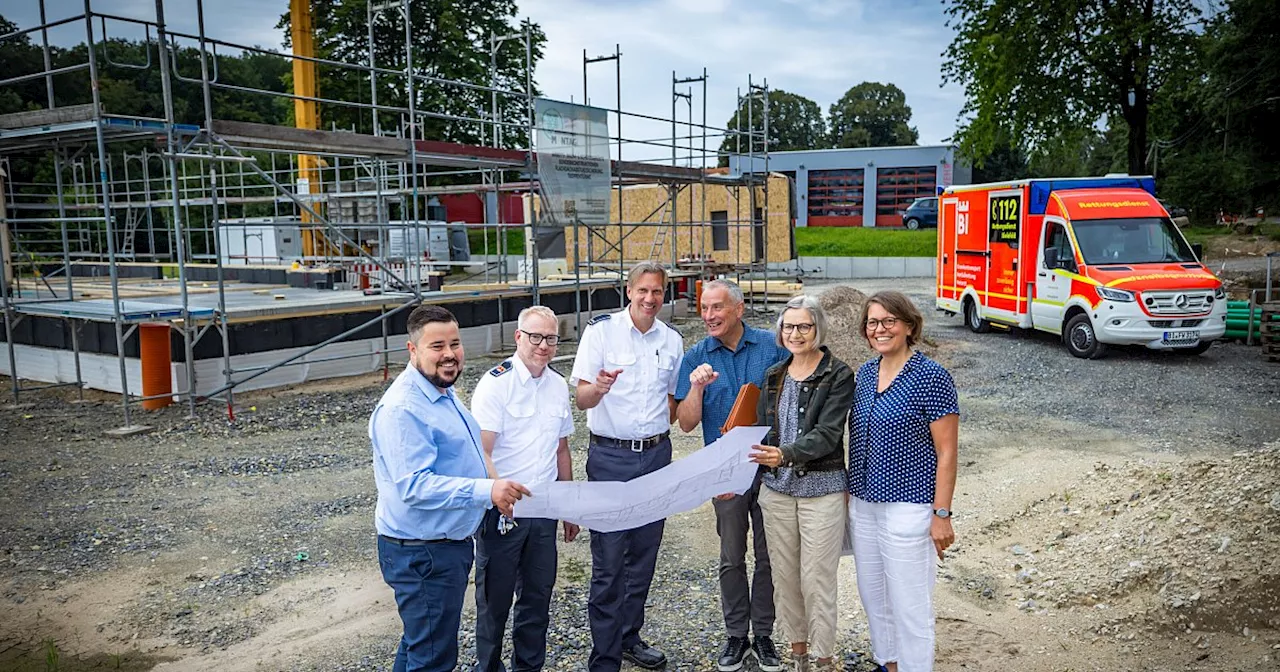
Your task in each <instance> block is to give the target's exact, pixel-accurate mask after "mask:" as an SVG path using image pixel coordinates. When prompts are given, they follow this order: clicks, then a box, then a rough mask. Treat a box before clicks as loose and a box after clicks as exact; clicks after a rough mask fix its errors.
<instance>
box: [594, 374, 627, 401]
mask: <svg viewBox="0 0 1280 672" xmlns="http://www.w3.org/2000/svg"><path fill="white" fill-rule="evenodd" d="M620 373H622V369H614V370H613V371H605V370H604V369H600V373H597V374H596V387H597V388H599V389H600V394H602V395H604V394H608V393H609V389H610V388H612V387H613V384H614V383H615V382H617V380H618V374H620Z"/></svg>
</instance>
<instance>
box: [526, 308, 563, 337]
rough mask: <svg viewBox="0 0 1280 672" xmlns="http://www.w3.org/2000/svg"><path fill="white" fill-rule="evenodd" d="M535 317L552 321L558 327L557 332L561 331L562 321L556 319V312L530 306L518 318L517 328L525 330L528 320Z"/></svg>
mask: <svg viewBox="0 0 1280 672" xmlns="http://www.w3.org/2000/svg"><path fill="white" fill-rule="evenodd" d="M534 315H538V316H540V317H545V318H547V319H548V320H551V321H552V322H554V323H555V325H556V332H559V331H560V319H559V318H557V317H556V313H555V311H553V310H551V309H550V308H548V307H546V306H529V307H528V308H525V309H524V310H522V311H520V316H519V317H517V318H516V328H517V329H524V325H525V323H526V320H528V318H530V317H533V316H534Z"/></svg>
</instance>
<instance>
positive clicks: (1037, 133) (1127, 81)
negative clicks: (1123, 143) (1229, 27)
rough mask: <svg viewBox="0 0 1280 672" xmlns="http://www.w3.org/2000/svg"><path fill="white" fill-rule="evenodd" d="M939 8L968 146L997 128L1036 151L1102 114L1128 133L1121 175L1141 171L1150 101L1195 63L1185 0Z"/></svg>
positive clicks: (971, 2)
mask: <svg viewBox="0 0 1280 672" xmlns="http://www.w3.org/2000/svg"><path fill="white" fill-rule="evenodd" d="M947 13H948V14H949V15H950V17H951V18H950V19H949V20H948V22H947V23H948V25H951V26H954V27H955V29H956V37H955V39H954V40H953V41H952V42H951V45H950V46H948V47H947V50H946V52H945V57H946V62H945V63H944V64H943V67H942V72H943V82H944V83H957V84H960V85H961V86H963V87H964V89H965V94H966V97H967V101H966V103H965V106H964V108H963V109H962V110H961V116H962V118H963V117H965V116H969V117H970V118H969V119H967V120H963V121H962V123H961V127H960V129H959V132H958V139H959V141H960V145H961V147H962V148H965V149H966V150H967V153H970V154H973V155H984V154H986V153H987V152H989V151H991V150H992V149H993V147H994V146H995V139H996V138H998V137H1001V135H1002V134H1003V135H1005V136H1008V137H1014V138H1018V139H1019V141H1020V142H1021V143H1022V144H1024V145H1025V146H1026V147H1027V148H1028V149H1029V150H1030V152H1031V153H1032V154H1035V153H1037V152H1038V151H1040V147H1041V146H1042V145H1044V144H1046V143H1049V142H1051V141H1052V139H1053V138H1054V136H1056V135H1058V134H1059V132H1061V131H1063V130H1065V129H1076V130H1079V129H1085V128H1088V127H1091V126H1094V125H1095V124H1096V123H1097V122H1098V121H1099V120H1101V119H1102V118H1103V117H1104V116H1105V117H1109V118H1118V119H1120V120H1123V122H1124V124H1125V127H1126V128H1127V130H1128V147H1127V151H1126V156H1127V165H1128V169H1129V172H1130V173H1135V174H1141V173H1145V172H1146V155H1147V150H1148V147H1147V123H1148V117H1149V114H1150V108H1151V104H1152V102H1153V101H1154V100H1155V99H1156V98H1157V96H1159V95H1160V94H1161V93H1162V88H1163V86H1164V85H1165V83H1166V81H1167V80H1168V79H1169V77H1170V76H1171V74H1172V73H1175V72H1177V71H1178V70H1179V69H1181V68H1185V67H1187V66H1188V65H1189V64H1190V63H1192V62H1193V58H1192V56H1193V47H1194V41H1195V33H1194V31H1193V30H1192V27H1193V26H1194V25H1195V23H1196V22H1197V20H1198V18H1199V16H1200V12H1199V10H1198V9H1197V8H1196V6H1195V4H1194V3H1193V0H1074V1H1069V2H1063V1H1061V0H1034V1H1027V0H952V5H951V7H950V8H948V10H947Z"/></svg>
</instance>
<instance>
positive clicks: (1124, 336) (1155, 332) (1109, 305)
mask: <svg viewBox="0 0 1280 672" xmlns="http://www.w3.org/2000/svg"><path fill="white" fill-rule="evenodd" d="M938 208H939V212H938V259H937V270H938V275H937V308H938V309H939V310H941V311H944V312H946V313H949V314H952V315H955V314H962V315H963V316H964V320H965V323H966V324H967V325H968V327H969V328H970V329H971V330H973V331H975V332H979V333H983V332H987V331H989V330H990V329H991V327H992V326H993V325H995V326H999V327H1006V328H1007V327H1016V328H1020V329H1039V330H1041V331H1047V332H1049V333H1052V334H1058V335H1060V336H1061V337H1062V342H1063V344H1064V345H1066V347H1067V350H1068V351H1070V352H1071V354H1072V355H1075V356H1076V357H1081V358H1088V359H1096V358H1099V357H1102V356H1103V355H1104V354H1106V351H1107V346H1109V345H1143V346H1146V347H1148V348H1153V349H1158V350H1177V351H1179V352H1184V353H1188V354H1200V353H1202V352H1204V351H1205V350H1208V349H1209V346H1210V344H1211V343H1212V342H1213V340H1214V339H1217V338H1221V337H1222V335H1223V334H1224V333H1225V331H1226V316H1227V302H1226V292H1225V290H1224V289H1223V286H1222V281H1220V280H1219V279H1218V278H1217V277H1216V276H1214V275H1213V273H1211V272H1210V271H1209V269H1207V268H1205V266H1204V264H1202V263H1200V260H1199V259H1198V256H1199V255H1198V251H1197V250H1195V249H1193V248H1192V246H1191V245H1189V244H1187V241H1186V239H1185V238H1183V236H1182V232H1181V231H1179V230H1178V227H1177V226H1176V225H1174V223H1173V221H1172V220H1171V219H1170V218H1169V214H1168V213H1167V212H1166V211H1165V209H1164V207H1163V206H1162V205H1161V204H1160V202H1159V201H1158V200H1156V197H1155V180H1154V178H1151V177H1130V176H1107V177H1097V178H1065V179H1031V180H1018V181H1015V182H1005V183H997V184H976V185H963V186H954V187H950V188H948V189H946V190H945V191H944V192H943V193H942V195H941V196H940V198H939V203H938Z"/></svg>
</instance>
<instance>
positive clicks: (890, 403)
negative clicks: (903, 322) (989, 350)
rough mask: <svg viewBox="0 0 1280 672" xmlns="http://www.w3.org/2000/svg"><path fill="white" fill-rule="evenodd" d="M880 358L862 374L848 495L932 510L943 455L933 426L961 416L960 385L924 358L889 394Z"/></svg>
mask: <svg viewBox="0 0 1280 672" xmlns="http://www.w3.org/2000/svg"><path fill="white" fill-rule="evenodd" d="M879 375H880V358H879V357H876V358H875V359H873V360H871V361H869V362H867V363H866V364H863V365H862V367H861V368H859V369H858V373H857V376H856V378H855V379H854V380H855V392H854V396H853V411H852V412H851V413H850V414H849V494H851V495H853V496H854V497H857V498H858V499H861V500H863V501H866V502H911V503H914V504H932V503H933V496H934V488H935V486H936V485H937V472H938V453H937V451H936V449H935V448H934V444H933V434H932V433H930V431H929V425H930V424H931V423H933V421H934V420H937V419H938V418H941V417H943V416H946V415H950V414H952V413H956V414H958V413H959V412H960V404H959V401H958V400H957V399H956V386H955V382H953V381H952V380H951V374H950V373H948V372H947V370H946V369H944V368H942V366H941V365H940V364H938V363H937V362H935V361H933V360H932V359H929V358H928V357H925V356H924V355H922V354H920V353H919V352H916V353H913V354H912V355H911V357H910V358H909V359H908V360H907V363H906V365H905V366H903V367H902V371H900V372H899V373H898V377H897V378H894V379H893V382H892V383H890V384H889V387H888V388H887V389H886V390H885V391H884V392H877V391H876V388H877V387H878V386H877V381H878V378H879Z"/></svg>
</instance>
